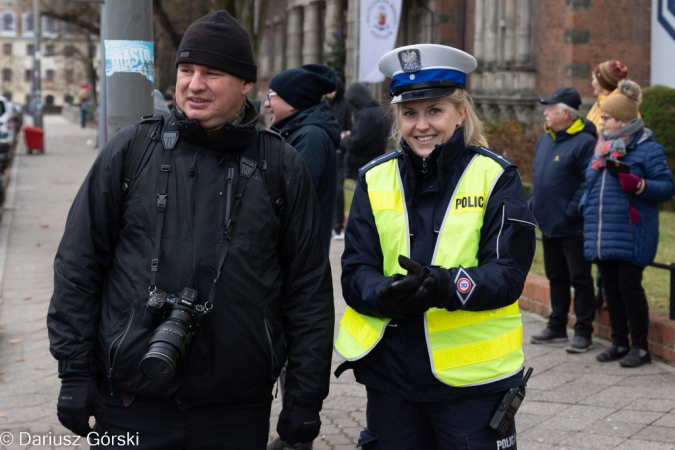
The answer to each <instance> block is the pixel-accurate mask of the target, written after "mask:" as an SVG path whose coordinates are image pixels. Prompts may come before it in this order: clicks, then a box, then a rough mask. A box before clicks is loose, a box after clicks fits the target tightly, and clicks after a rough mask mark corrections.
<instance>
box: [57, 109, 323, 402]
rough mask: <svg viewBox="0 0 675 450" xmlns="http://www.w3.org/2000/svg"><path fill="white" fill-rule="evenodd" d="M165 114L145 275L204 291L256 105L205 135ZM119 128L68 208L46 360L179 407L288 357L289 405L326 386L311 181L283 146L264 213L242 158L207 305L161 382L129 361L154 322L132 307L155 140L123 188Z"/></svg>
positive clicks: (261, 383) (261, 378)
mask: <svg viewBox="0 0 675 450" xmlns="http://www.w3.org/2000/svg"><path fill="white" fill-rule="evenodd" d="M168 120H171V121H174V123H177V124H178V125H179V126H180V132H181V137H180V140H179V142H178V144H177V146H176V148H175V150H174V151H173V152H172V153H173V155H172V160H171V170H170V172H169V181H168V202H167V208H166V212H165V214H164V216H165V217H164V228H163V232H162V238H161V254H160V256H159V268H158V272H157V287H158V289H161V290H164V291H167V292H169V293H173V294H179V293H180V291H181V290H182V289H183V288H184V287H191V288H195V289H197V290H198V292H199V297H200V299H201V300H202V301H206V299H207V298H208V296H209V291H210V289H211V286H212V284H213V280H214V278H215V275H216V267H217V261H218V258H219V256H220V254H221V251H222V249H223V244H224V242H225V240H226V237H225V234H224V232H225V225H226V223H227V221H228V218H227V217H226V216H227V214H228V212H230V213H231V211H232V207H233V205H234V196H235V192H236V188H237V186H238V183H239V169H238V167H239V164H238V163H237V155H238V154H239V153H240V152H242V151H243V150H244V148H245V147H246V146H247V145H255V143H256V142H257V131H256V129H255V123H256V120H257V113H255V110H254V108H253V107H252V106H251V105H250V104H249V105H248V107H247V114H246V117H245V118H244V121H243V124H240V125H238V126H236V127H235V126H232V125H231V124H225V125H224V127H222V128H221V129H220V130H218V131H216V132H214V133H211V134H210V135H209V136H208V137H207V135H206V134H205V133H204V132H203V131H202V130H201V129H199V127H198V126H195V125H196V123H195V122H194V121H187V120H185V119H182V120H181V119H180V118H177V117H176V116H175V115H170V116H168ZM133 133H134V129H133V127H129V128H125V129H123V130H121V131H119V132H118V133H117V134H115V136H113V138H112V139H111V141H110V142H109V144H108V145H107V146H106V147H105V149H104V150H103V151H102V152H101V154H100V155H99V157H98V158H97V160H96V161H95V163H94V165H93V167H92V168H91V170H90V172H89V174H88V175H87V178H86V179H85V181H84V183H83V185H82V187H81V188H80V191H79V193H78V194H77V197H76V198H75V201H74V203H73V205H72V208H71V210H70V213H69V216H68V221H67V223H66V229H65V233H64V235H63V239H62V241H61V244H60V246H59V249H58V252H57V255H56V259H55V262H54V294H53V297H52V300H51V305H50V308H49V313H48V318H47V325H48V329H49V339H50V344H51V346H50V350H51V352H52V355H54V357H55V358H56V359H57V360H58V361H59V372H60V373H61V374H63V373H65V372H94V373H96V372H97V373H99V374H100V375H102V376H104V377H107V383H106V385H107V384H109V387H110V390H111V392H112V391H113V390H115V391H118V390H121V391H125V392H131V393H136V394H139V395H145V396H150V397H171V396H174V395H175V397H176V399H177V401H179V402H180V404H181V405H183V406H184V407H190V406H196V405H201V404H207V403H219V402H229V401H246V400H250V399H259V398H261V397H264V396H265V395H269V394H270V392H271V389H272V387H273V385H274V383H275V380H276V378H277V376H278V374H279V371H280V370H281V367H282V366H283V364H284V361H285V360H286V357H287V356H288V377H287V379H286V391H287V396H288V397H289V398H291V399H293V400H294V402H295V404H296V406H299V407H301V408H304V409H313V410H319V409H320V408H321V404H322V400H323V399H324V398H325V396H326V395H327V393H328V386H329V376H330V362H331V350H332V349H331V347H332V338H333V326H334V325H333V324H334V311H333V295H332V284H331V276H330V268H329V265H328V261H327V255H326V252H325V251H324V250H323V249H324V246H323V245H322V232H321V217H320V215H319V208H318V205H317V200H316V195H315V194H314V188H313V185H312V181H311V179H310V176H309V174H308V172H307V169H306V168H305V165H304V163H303V161H302V159H301V158H300V155H299V154H298V153H297V152H296V151H295V150H294V149H293V148H292V147H290V146H288V145H287V146H286V148H285V149H284V160H283V166H284V175H285V182H286V193H285V201H286V210H285V213H284V214H283V215H282V216H281V217H277V216H276V215H275V213H274V210H273V208H272V203H271V201H270V199H269V196H268V193H267V190H266V187H265V185H264V183H263V180H262V178H261V175H260V171H259V170H256V171H255V172H254V174H253V176H252V178H251V179H249V180H248V182H247V184H246V185H245V191H244V193H243V198H242V201H241V205H240V208H239V212H238V215H237V225H236V228H235V230H234V233H233V236H232V239H231V242H230V244H229V251H228V253H227V257H226V259H225V262H224V265H223V270H222V273H221V276H220V278H219V280H218V282H217V284H216V286H215V292H216V295H215V300H214V307H213V310H212V312H211V314H210V315H209V316H208V317H207V318H206V319H205V320H204V321H203V323H202V325H201V328H200V329H199V331H198V333H197V336H196V338H195V340H194V343H193V344H192V346H191V353H190V354H188V355H187V356H186V357H184V358H183V361H182V363H181V365H179V369H178V370H177V375H176V376H175V378H174V379H173V380H172V381H170V382H168V383H165V384H156V383H153V382H150V381H148V380H147V379H146V378H144V376H143V375H142V374H141V372H140V370H139V362H140V360H141V358H142V357H143V355H144V354H145V352H146V351H147V346H148V341H149V339H150V337H151V335H152V333H153V332H154V327H153V329H146V328H144V327H143V326H142V324H141V320H142V317H143V313H144V310H145V304H146V302H147V298H148V285H149V280H150V263H151V259H152V258H153V246H154V241H155V227H156V223H157V215H158V213H157V207H156V204H157V193H158V185H159V184H158V183H159V181H158V180H159V175H160V173H161V171H160V166H161V165H162V160H163V153H164V150H163V149H162V146H161V144H159V143H156V144H155V148H154V151H153V152H152V157H151V159H150V161H149V163H148V164H147V165H146V166H145V167H144V168H143V170H142V172H141V174H140V176H139V178H138V179H137V181H136V182H135V184H134V185H133V187H132V188H131V190H130V192H128V193H127V195H126V196H123V194H122V189H121V183H122V176H123V162H124V158H125V154H126V153H127V152H128V149H129V146H130V141H131V139H132V137H133ZM191 168H193V170H190V169H191ZM191 173H192V174H193V175H191Z"/></svg>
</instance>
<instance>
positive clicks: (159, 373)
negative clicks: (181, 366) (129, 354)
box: [141, 309, 193, 383]
mask: <svg viewBox="0 0 675 450" xmlns="http://www.w3.org/2000/svg"><path fill="white" fill-rule="evenodd" d="M192 326H193V320H192V316H191V315H190V314H189V313H188V312H186V311H183V310H181V309H173V310H172V311H171V314H170V315H169V317H168V318H167V319H166V320H165V321H164V322H163V323H162V324H161V325H160V326H158V327H157V329H156V330H155V333H154V334H153V336H152V338H151V339H150V344H149V345H148V352H147V353H146V354H145V356H143V359H142V360H141V372H142V373H143V375H145V376H146V377H147V378H148V379H150V380H151V381H154V382H156V383H165V382H167V381H169V380H171V379H172V378H173V376H174V373H175V370H176V366H177V365H178V363H179V361H180V359H181V358H182V357H183V356H184V355H185V352H186V350H187V348H188V346H189V345H190V337H191V336H190V329H191V328H192Z"/></svg>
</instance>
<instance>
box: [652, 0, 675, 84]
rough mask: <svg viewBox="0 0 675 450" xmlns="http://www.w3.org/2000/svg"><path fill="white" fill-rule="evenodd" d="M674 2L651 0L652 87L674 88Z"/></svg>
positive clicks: (672, 0)
mask: <svg viewBox="0 0 675 450" xmlns="http://www.w3.org/2000/svg"><path fill="white" fill-rule="evenodd" d="M673 55H675V1H674V0H652V67H651V69H652V76H651V80H650V84H651V85H652V86H654V85H657V84H660V85H663V86H668V87H671V88H675V57H673Z"/></svg>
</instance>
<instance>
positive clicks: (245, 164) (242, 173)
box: [204, 139, 258, 309]
mask: <svg viewBox="0 0 675 450" xmlns="http://www.w3.org/2000/svg"><path fill="white" fill-rule="evenodd" d="M256 151H257V149H256V139H251V141H250V143H249V145H248V147H247V148H246V150H244V154H242V155H239V157H238V158H237V160H238V161H239V181H238V182H237V192H236V193H235V195H234V208H232V215H231V216H230V218H229V220H228V221H227V227H226V228H225V240H224V241H223V248H222V249H221V251H220V257H219V258H218V266H217V267H216V277H215V278H214V279H213V284H212V285H211V290H210V291H209V298H208V300H207V301H206V303H205V305H204V306H205V307H206V308H207V309H211V308H212V307H213V301H214V300H215V295H216V283H217V282H218V279H219V278H220V274H221V273H222V271H223V264H225V257H226V256H227V251H228V250H229V248H230V242H231V241H232V234H233V233H234V228H235V226H236V225H237V212H239V206H241V199H242V197H243V196H244V189H245V188H246V182H247V181H248V180H249V179H250V178H251V177H252V176H253V173H254V172H255V169H256V168H257V167H258V162H257V161H256V160H255V159H252V158H249V156H251V155H253V154H255V152H256ZM247 155H248V156H247Z"/></svg>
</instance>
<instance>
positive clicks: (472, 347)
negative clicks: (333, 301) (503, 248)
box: [335, 154, 524, 386]
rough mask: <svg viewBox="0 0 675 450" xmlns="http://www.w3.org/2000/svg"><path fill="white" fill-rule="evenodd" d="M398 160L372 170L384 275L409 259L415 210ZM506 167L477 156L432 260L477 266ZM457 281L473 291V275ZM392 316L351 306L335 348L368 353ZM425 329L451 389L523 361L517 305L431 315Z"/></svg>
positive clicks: (504, 373)
mask: <svg viewBox="0 0 675 450" xmlns="http://www.w3.org/2000/svg"><path fill="white" fill-rule="evenodd" d="M397 161H398V159H397V158H394V159H391V160H388V161H385V162H383V163H381V164H379V165H377V166H375V167H373V168H372V169H370V170H369V171H368V172H367V173H366V181H367V183H368V197H369V199H370V205H371V208H372V211H373V215H374V217H375V225H376V227H377V231H378V234H379V238H380V245H381V247H382V253H383V255H384V260H383V272H384V276H386V277H389V276H392V275H394V274H396V273H401V274H404V270H403V269H402V268H401V267H400V266H399V265H398V255H399V254H400V255H406V256H410V240H409V236H410V233H409V230H408V223H409V221H408V213H407V211H406V202H405V194H404V192H403V189H402V183H401V176H400V172H399V168H398V163H397ZM502 172H503V168H502V167H501V165H500V164H499V163H497V162H496V161H494V160H493V159H492V158H490V157H487V156H484V155H480V154H477V155H476V156H475V157H474V158H473V159H472V160H471V162H470V163H469V165H468V166H467V168H466V169H465V170H464V173H463V174H462V177H461V179H460V181H459V183H458V185H457V187H456V190H455V192H454V194H453V196H452V199H451V201H450V204H449V205H448V209H447V211H446V214H445V217H444V220H443V224H442V226H441V230H440V232H439V237H438V239H437V241H436V248H435V249H434V255H433V259H432V265H438V266H441V267H445V268H450V267H459V266H461V267H463V268H468V267H476V266H477V265H478V246H479V243H480V233H481V228H482V226H483V214H484V211H485V205H486V204H487V202H488V199H489V197H490V194H491V192H492V188H493V187H494V185H495V183H496V182H497V180H498V179H499V176H500V175H501V173H502ZM461 273H462V275H461V276H458V279H457V280H455V283H456V284H457V289H458V291H459V292H462V293H463V294H464V295H465V299H467V300H468V297H466V296H470V295H471V290H472V289H473V288H474V286H473V281H472V280H471V278H470V277H469V276H468V274H467V273H466V272H461ZM388 322H389V319H380V318H377V317H371V316H367V315H363V314H359V313H358V312H356V311H355V310H354V309H352V308H350V307H347V311H346V312H345V314H344V315H343V316H342V320H341V321H340V328H339V331H338V338H337V340H336V342H335V351H336V352H337V353H338V355H340V356H341V357H342V358H344V359H346V360H348V361H355V360H358V359H361V358H363V357H364V356H365V355H367V354H368V353H369V352H370V351H371V350H372V349H373V348H374V347H375V345H377V343H378V342H379V341H380V340H381V339H382V337H383V335H384V330H385V327H386V325H387V323H388ZM424 322H425V332H426V338H427V349H428V352H429V358H430V361H431V367H432V370H433V372H434V375H435V376H436V378H438V379H439V380H440V381H442V382H443V383H445V384H448V385H451V386H473V385H479V384H485V383H490V382H493V381H496V380H499V379H502V378H506V377H509V376H511V375H513V374H515V373H516V372H518V371H519V370H521V368H522V366H523V361H524V357H523V351H522V343H523V327H522V323H521V319H520V312H519V311H518V302H517V301H516V302H514V303H513V304H511V305H509V306H506V307H503V308H499V309H493V310H489V311H477V312H472V311H464V310H457V311H447V310H445V309H438V308H431V309H430V310H428V311H427V312H426V313H425V317H424Z"/></svg>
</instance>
